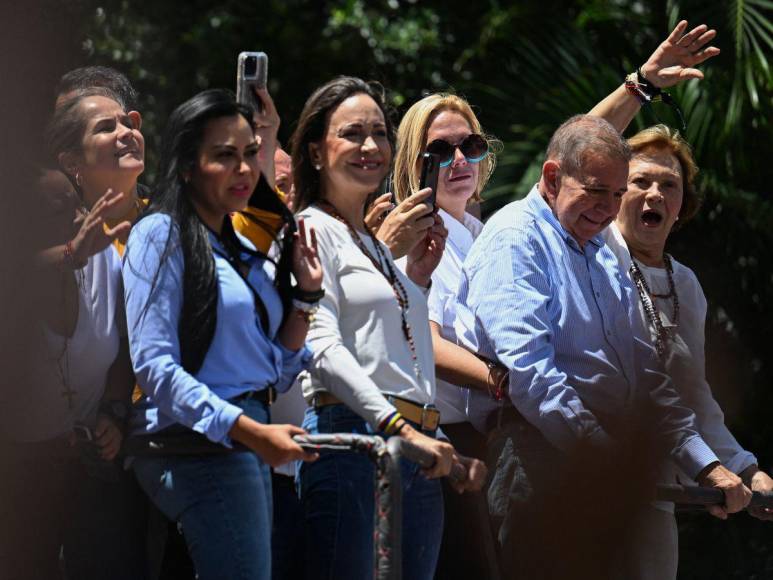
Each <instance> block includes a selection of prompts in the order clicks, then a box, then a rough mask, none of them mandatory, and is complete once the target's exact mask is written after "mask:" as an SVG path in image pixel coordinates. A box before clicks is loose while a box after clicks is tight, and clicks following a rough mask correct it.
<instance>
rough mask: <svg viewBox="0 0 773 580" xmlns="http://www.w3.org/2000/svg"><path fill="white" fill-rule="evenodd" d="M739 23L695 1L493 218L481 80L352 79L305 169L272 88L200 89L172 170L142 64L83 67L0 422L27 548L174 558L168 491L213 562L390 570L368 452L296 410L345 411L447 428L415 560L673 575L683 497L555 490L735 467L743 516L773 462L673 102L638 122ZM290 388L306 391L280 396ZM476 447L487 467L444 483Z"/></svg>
mask: <svg viewBox="0 0 773 580" xmlns="http://www.w3.org/2000/svg"><path fill="white" fill-rule="evenodd" d="M713 37H714V32H713V31H710V30H708V28H707V27H706V26H699V27H696V28H694V29H693V30H691V31H688V30H687V23H686V22H681V23H680V24H679V25H678V26H677V27H676V28H675V29H674V31H673V32H672V33H671V35H670V36H669V37H668V38H667V39H666V40H665V41H664V42H663V43H662V44H661V45H660V46H659V47H658V48H657V49H656V51H655V52H654V53H653V54H652V56H650V58H649V59H648V60H647V61H646V62H645V64H644V65H642V66H641V67H640V68H639V69H638V70H637V71H636V72H635V73H632V74H631V75H629V77H627V79H626V82H625V83H623V84H622V85H621V86H620V87H618V88H617V89H615V90H614V91H613V92H612V93H611V94H610V95H609V96H608V97H606V98H605V99H604V100H602V101H601V102H600V103H599V104H598V105H597V106H596V107H595V108H594V109H593V110H592V111H591V112H590V113H589V114H586V115H577V116H575V117H572V118H570V119H569V120H568V121H566V122H565V123H564V124H563V125H562V126H561V127H560V128H559V129H558V130H557V131H556V133H555V134H554V135H553V138H552V139H551V142H550V145H549V146H548V149H547V153H546V157H545V161H544V164H543V166H542V172H541V177H540V180H539V183H538V184H536V185H535V186H534V188H533V189H532V190H531V192H529V193H528V195H526V197H525V198H524V199H522V200H520V201H517V202H513V203H512V204H510V205H508V206H506V207H505V208H503V209H502V210H500V211H499V212H498V213H496V214H495V215H494V216H493V217H492V218H491V219H490V220H489V221H488V223H487V224H486V225H485V226H484V224H483V223H482V222H481V221H480V220H479V219H478V217H475V216H474V215H473V213H471V212H472V208H473V206H474V205H475V203H476V202H478V201H480V199H481V193H482V191H483V189H484V188H485V185H486V183H487V181H488V179H489V178H490V177H491V175H492V173H493V171H494V168H495V159H496V157H495V155H496V149H497V146H498V144H497V142H496V140H495V139H493V138H492V137H491V136H489V135H487V134H486V133H485V132H484V131H483V129H482V128H481V124H480V122H479V120H478V119H477V117H476V115H475V113H474V112H473V110H472V108H471V107H470V105H469V104H468V103H467V101H466V100H465V99H463V98H462V97H460V96H457V95H453V94H434V95H429V96H427V97H425V98H423V99H421V100H420V101H418V102H417V103H415V104H414V105H413V106H411V107H410V108H409V109H408V111H407V112H406V113H405V115H404V116H403V118H402V121H401V122H400V123H399V126H398V127H395V125H394V121H393V117H392V115H391V113H390V111H389V108H388V106H387V103H386V101H385V95H384V91H383V89H382V88H381V87H380V86H379V85H376V84H373V83H368V82H365V81H362V80H360V79H357V78H352V77H339V78H336V79H333V80H331V81H330V82H328V83H326V84H324V85H323V86H321V87H319V88H318V89H317V90H316V91H314V93H313V94H312V95H311V96H310V97H309V99H308V100H307V102H306V104H305V106H304V108H303V111H302V112H301V115H300V117H299V119H298V121H297V124H296V127H295V130H294V133H293V136H292V139H291V142H290V152H289V160H290V163H291V170H290V171H288V169H287V165H288V156H287V153H285V152H284V151H283V150H282V149H281V147H279V144H278V142H277V131H278V127H279V115H278V114H277V111H276V107H275V105H274V103H273V101H272V99H271V96H270V95H269V94H268V93H267V92H266V91H265V90H263V89H259V90H258V91H257V93H256V98H257V99H258V100H259V101H260V103H261V105H262V106H261V107H260V110H253V109H252V108H251V107H249V106H246V105H243V104H239V103H237V102H236V100H235V98H234V96H233V95H232V94H231V93H230V92H228V91H225V90H219V89H214V90H208V91H204V92H202V93H199V94H198V95H196V96H194V97H193V98H191V99H189V100H188V101H186V102H185V103H183V104H182V105H180V106H179V107H178V108H177V109H175V110H174V112H173V113H172V114H171V115H170V117H169V119H168V122H167V125H166V129H165V130H164V134H163V138H162V141H161V150H160V152H159V153H160V155H159V159H160V162H159V167H158V170H157V173H156V177H157V180H156V183H155V184H154V186H153V187H152V188H145V187H143V186H141V185H140V184H139V178H140V176H141V174H142V173H143V171H144V169H145V167H144V139H143V136H142V132H141V115H140V114H139V112H137V110H136V95H135V94H134V92H133V90H132V88H131V85H130V84H129V83H128V81H127V80H126V79H125V77H123V76H122V75H120V73H117V72H115V71H111V70H109V69H102V68H99V67H90V68H87V69H78V70H76V71H73V72H71V73H68V74H67V75H65V77H64V78H63V79H62V83H61V84H60V87H59V90H58V97H57V102H56V107H55V110H54V112H53V115H52V120H51V123H50V125H49V129H48V135H47V137H48V140H49V148H50V156H51V159H52V161H53V164H54V166H53V167H51V168H50V169H47V170H45V171H43V172H42V175H41V179H40V190H41V197H42V200H43V202H42V203H43V204H44V205H45V208H46V209H45V212H44V213H45V214H46V218H45V219H46V220H48V221H47V223H46V227H45V228H44V229H45V231H46V234H47V235H46V237H45V238H46V239H45V240H44V243H43V244H42V247H41V248H40V251H39V253H38V255H37V259H36V263H35V265H34V266H35V267H36V268H39V269H40V271H41V272H42V273H43V275H44V276H45V277H46V279H47V280H48V281H49V283H47V284H45V285H44V287H43V288H40V289H39V291H40V292H41V294H42V298H43V299H42V300H41V304H45V305H46V307H45V308H43V309H42V312H41V324H40V326H41V328H40V343H41V348H42V350H41V352H42V353H43V355H42V356H41V361H40V365H39V366H38V367H37V369H36V372H38V373H39V377H37V378H36V381H35V385H36V387H37V388H36V389H35V390H34V392H30V393H25V394H24V396H22V397H20V398H19V399H18V401H16V407H15V408H14V409H11V410H10V411H11V412H10V413H9V414H8V415H9V419H8V420H7V421H4V422H3V428H4V431H5V432H4V438H5V439H6V440H8V441H9V445H10V447H11V448H12V449H13V451H14V466H15V469H16V471H17V475H18V478H17V479H18V485H17V486H16V488H15V489H14V492H15V493H14V496H13V498H12V501H11V502H9V503H8V505H7V506H6V508H5V510H6V511H5V514H4V517H7V518H9V521H13V522H19V523H20V525H19V526H18V527H15V528H14V531H15V532H18V536H16V537H14V538H11V539H10V540H11V541H9V542H4V544H5V545H7V546H11V547H12V550H9V551H6V553H5V554H4V559H5V562H4V564H3V565H4V566H7V570H8V571H9V574H8V575H6V576H4V577H8V578H13V577H41V578H44V577H45V578H53V577H57V575H59V574H64V575H65V576H66V577H67V578H70V579H81V578H83V579H87V578H120V577H125V578H150V577H156V576H157V575H158V559H157V558H155V559H154V557H153V556H152V552H153V547H154V545H155V544H154V541H153V538H152V537H151V536H152V534H148V529H149V528H150V527H151V526H149V525H148V521H149V517H148V515H147V514H148V512H149V510H148V506H149V505H152V509H153V510H157V511H159V512H161V513H162V514H163V515H164V516H165V518H167V519H168V520H170V521H172V522H177V523H179V525H180V527H181V529H182V533H183V536H184V538H185V543H186V545H187V548H188V553H189V555H190V558H191V560H192V563H193V567H194V569H195V573H196V576H197V577H198V578H202V579H211V578H229V579H236V578H245V579H247V578H249V579H259V578H260V579H268V578H271V577H272V576H273V577H274V578H277V579H279V578H297V577H305V578H309V579H312V578H329V579H336V580H344V579H352V580H360V579H363V578H369V577H372V574H373V568H374V554H373V531H372V529H373V518H374V509H375V505H374V467H373V465H372V464H371V463H370V462H369V460H368V459H366V458H364V457H362V456H359V455H355V454H344V453H341V454H324V455H321V456H318V455H317V454H314V453H309V452H307V451H304V450H303V449H302V448H301V447H300V446H299V445H298V443H296V442H295V440H294V439H293V436H294V435H299V434H304V433H309V434H322V433H338V432H346V433H362V434H379V435H382V436H384V437H401V438H404V439H405V440H407V441H409V442H411V443H413V444H414V445H416V446H418V447H420V448H422V449H424V450H425V451H426V452H428V453H429V454H430V455H431V456H432V457H433V458H434V463H433V465H432V466H431V467H430V468H426V469H422V468H420V467H418V466H417V465H415V464H412V463H410V462H408V461H405V460H404V461H403V464H402V465H401V471H402V485H403V490H402V491H403V494H402V496H403V504H402V506H403V507H402V512H403V521H402V541H403V546H402V566H403V577H404V578H406V579H408V578H411V579H426V580H429V579H431V578H433V577H436V578H468V577H474V576H473V574H476V575H477V577H480V578H495V577H497V575H499V577H505V578H540V577H546V578H547V577H550V578H565V577H585V576H587V577H591V576H593V577H596V578H599V577H609V578H658V579H662V578H674V577H675V575H676V565H677V557H676V556H677V552H676V550H677V542H676V541H677V537H676V529H675V523H674V518H673V514H672V513H671V512H669V511H668V506H662V505H656V504H652V503H650V502H649V498H647V497H645V495H641V496H640V495H637V494H636V493H634V494H633V496H634V500H635V501H628V500H630V499H631V496H630V495H629V494H626V497H625V500H626V501H621V502H617V503H616V502H614V501H612V502H611V503H610V504H609V505H608V506H603V505H586V506H585V507H584V508H583V509H580V510H578V511H577V512H576V514H573V513H571V512H570V511H568V510H565V509H561V510H556V509H555V506H561V507H562V508H566V507H570V506H571V505H572V504H573V503H585V502H590V501H591V500H590V499H587V498H579V499H578V498H576V497H575V498H571V499H569V498H567V497H566V495H567V493H568V492H569V490H571V488H570V487H569V486H568V483H570V482H576V478H578V477H579V478H580V479H582V480H583V481H582V482H581V483H583V484H584V485H581V486H580V488H581V489H586V488H588V489H591V488H596V489H598V487H599V486H603V483H604V482H603V479H602V478H601V477H599V474H603V475H604V476H607V475H608V471H607V470H604V469H602V468H601V466H603V465H607V466H608V465H610V464H615V462H618V463H617V465H623V464H625V466H626V467H627V471H626V473H625V476H626V478H631V479H633V480H636V481H637V482H640V483H642V484H646V483H647V482H650V483H654V482H655V481H656V480H660V481H662V482H669V481H675V480H676V479H677V478H679V480H680V481H696V482H698V483H700V484H701V485H707V486H712V487H717V488H720V489H722V490H724V492H725V495H726V504H725V506H721V507H720V506H716V507H714V508H712V512H713V513H714V514H715V515H717V516H718V517H726V516H727V513H730V512H736V511H739V510H741V509H743V508H744V507H745V506H746V504H747V503H748V501H749V498H750V495H751V494H750V489H754V490H759V491H770V490H771V489H773V480H771V478H770V477H769V476H768V475H767V474H766V473H765V472H764V471H762V470H760V469H759V468H758V466H757V460H756V459H755V457H754V456H753V455H752V454H751V453H749V452H747V451H745V450H744V449H742V448H741V447H740V446H739V444H738V443H737V442H736V440H735V439H734V438H733V436H732V435H731V434H730V433H729V432H728V430H727V429H726V427H725V426H724V423H723V416H722V413H721V410H720V409H719V407H718V406H717V404H716V402H715V401H714V399H713V397H712V396H711V391H710V388H709V386H708V384H707V383H706V380H705V372H704V360H703V325H704V321H705V315H706V301H705V298H704V296H703V293H702V291H701V288H700V285H699V283H698V282H697V279H696V278H695V275H694V274H693V273H692V271H691V270H689V268H687V267H686V266H683V265H682V264H680V263H679V262H677V261H676V260H675V259H673V258H671V257H670V256H669V255H668V254H667V253H665V251H664V250H665V244H666V241H667V238H668V236H669V234H670V233H671V231H672V230H673V229H674V228H675V227H677V226H679V227H681V226H682V225H684V223H685V222H686V221H687V220H689V218H690V217H692V216H693V215H694V214H695V212H696V211H697V209H698V205H699V204H698V199H697V195H696V193H695V190H694V183H693V180H694V177H695V174H696V171H697V169H696V166H695V162H694V161H693V159H692V155H691V152H690V149H689V146H688V145H687V144H686V143H685V141H684V140H683V139H682V137H681V136H679V134H678V133H677V132H675V131H673V130H671V129H669V128H667V127H665V126H662V125H659V126H656V127H652V128H650V129H647V130H645V131H642V132H640V133H638V134H637V135H635V136H634V137H633V138H631V139H630V140H628V141H625V140H624V139H623V137H622V136H621V133H622V131H624V130H625V128H626V127H627V125H628V124H629V123H630V121H631V120H632V118H633V117H634V116H635V114H636V113H637V111H638V110H639V108H640V107H641V106H642V104H643V103H647V102H649V100H650V99H651V98H652V97H654V96H656V95H657V94H658V93H659V92H660V91H661V90H662V89H663V88H666V87H668V86H672V85H674V84H676V83H678V82H680V81H682V80H684V79H689V78H700V77H701V73H700V72H699V71H698V70H697V69H695V68H694V67H695V66H696V65H697V64H699V63H701V62H703V61H705V60H707V59H708V58H710V57H712V56H714V55H715V54H717V53H718V50H717V49H715V48H712V47H710V46H708V45H709V43H710V42H711V40H712V39H713ZM425 151H429V152H432V153H435V154H436V155H438V157H439V161H440V167H441V169H440V175H439V180H438V185H437V191H434V192H433V191H431V190H430V189H429V188H425V189H419V184H420V174H421V163H420V158H421V154H422V153H423V152H425ZM390 174H391V175H392V179H391V183H392V191H391V192H388V193H386V194H384V195H380V196H379V195H378V193H379V191H381V186H382V183H383V182H384V180H385V178H386V177H387V176H388V175H390ZM432 194H434V195H435V199H436V206H437V207H433V204H431V203H429V202H428V200H429V198H430V196H431V195H432ZM436 377H437V378H436ZM301 393H302V395H303V402H300V401H301V399H300V394H301ZM277 397H278V401H279V404H278V405H277V406H276V407H275V409H276V410H277V411H278V410H279V409H280V406H281V404H282V400H283V398H285V400H295V401H297V402H299V403H300V405H301V406H302V407H303V417H302V418H301V417H299V416H298V414H297V411H298V409H297V405H296V407H295V408H293V405H290V406H285V408H284V410H283V411H282V412H281V413H278V412H277V413H272V406H271V405H272V403H273V401H274V400H275V398H277ZM293 397H294V399H292V398H293ZM272 415H273V416H272ZM279 415H287V416H286V417H285V419H286V421H282V420H279V419H280V417H279ZM642 441H644V442H645V443H644V444H641V442H642ZM661 451H662V453H659V452H661ZM632 454H634V455H633V457H634V460H633V461H631V460H630V459H631V456H632ZM624 458H627V459H628V460H627V461H623V459H624ZM292 462H295V463H292ZM288 464H290V465H294V469H293V472H294V476H293V477H294V485H289V486H288V485H286V483H287V478H288V477H289V473H293V472H288V471H287V470H286V467H285V470H284V471H282V467H281V466H283V465H284V466H286V465H288ZM456 464H461V465H462V466H463V467H464V471H465V473H466V474H467V478H466V480H464V481H461V482H455V483H453V484H450V483H449V484H446V483H445V481H444V482H443V483H441V480H442V478H443V477H444V476H447V475H448V474H449V473H450V472H451V470H452V468H453V467H454V465H456ZM486 464H487V465H488V470H487V469H486ZM270 468H275V471H274V473H273V474H272V473H271V470H270ZM282 473H284V475H282ZM272 481H273V486H272ZM279 482H281V483H279ZM278 483H279V485H277V484H278ZM272 487H273V490H272ZM645 487H646V486H645ZM631 488H632V489H638V487H637V486H635V485H632V486H631ZM481 489H485V491H486V494H485V497H484V495H483V494H480V493H474V492H478V491H480V490H481ZM456 492H459V493H456ZM464 492H473V493H464ZM460 494H461V495H460ZM590 497H591V498H593V497H594V496H593V494H591V496H590ZM596 497H597V499H599V500H600V501H601V502H602V503H603V501H604V495H603V494H601V493H599V494H597V496H596ZM486 500H488V501H486ZM629 504H630V505H629ZM551 506H552V507H551ZM610 506H613V507H614V508H615V510H617V509H618V508H619V510H620V513H623V512H624V513H625V515H626V517H625V518H618V519H616V520H615V521H618V520H619V522H618V523H620V525H621V527H620V528H619V529H615V528H609V529H607V530H606V531H607V532H609V530H610V529H611V530H612V531H613V532H619V533H614V534H613V535H614V537H608V538H606V540H604V541H601V540H600V539H599V538H595V537H594V534H595V533H596V532H599V533H600V531H601V529H602V526H599V525H597V524H599V523H600V520H596V519H594V518H593V517H592V516H591V515H590V514H592V513H593V512H596V511H603V509H604V508H605V507H610ZM628 508H630V509H628ZM626 510H627V511H626ZM577 514H582V515H583V516H587V519H583V517H580V516H578V515H577ZM756 515H758V516H759V517H761V518H770V517H771V514H769V513H767V512H764V511H763V512H759V513H757V514H756ZM574 517H580V520H579V521H577V522H574V523H573V522H571V521H568V520H571V519H572V518H574ZM609 521H611V520H609ZM604 523H605V524H606V523H608V521H607V520H605V522H604ZM586 524H587V527H585V526H586ZM572 528H576V529H577V530H578V533H576V534H572V533H570V532H569V531H567V530H570V529H572ZM583 528H584V529H583ZM272 530H273V534H272ZM608 535H609V534H608ZM590 546H593V549H592V550H590V552H584V551H583V548H584V547H590ZM572 547H574V548H575V550H574V552H573V551H572ZM272 553H273V561H272ZM149 554H150V555H149ZM568 570H572V571H573V572H572V573H571V574H570V575H566V574H567V571H568ZM25 574H26V576H25Z"/></svg>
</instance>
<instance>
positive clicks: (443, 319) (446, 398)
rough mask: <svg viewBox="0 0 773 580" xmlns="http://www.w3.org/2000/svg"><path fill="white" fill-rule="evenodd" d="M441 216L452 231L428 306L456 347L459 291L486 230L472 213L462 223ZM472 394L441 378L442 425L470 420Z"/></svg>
mask: <svg viewBox="0 0 773 580" xmlns="http://www.w3.org/2000/svg"><path fill="white" fill-rule="evenodd" d="M438 215H440V217H441V218H442V219H443V224H444V225H445V227H446V229H447V230H448V238H447V239H446V247H445V250H444V252H443V257H442V258H441V259H440V263H439V264H438V266H437V268H435V271H434V272H433V273H432V287H431V288H430V291H429V296H428V298H427V305H428V307H429V319H430V320H431V321H432V322H435V323H437V324H438V325H439V326H440V335H441V336H442V337H443V338H445V339H446V340H448V341H450V342H453V343H454V344H456V342H457V340H456V330H455V329H454V320H455V319H456V290H457V288H458V287H459V280H460V279H461V277H462V264H463V263H464V259H465V258H466V257H467V253H468V252H469V251H470V248H471V247H472V243H473V242H474V241H475V238H477V237H478V234H479V233H480V231H481V230H482V229H483V223H481V221H480V220H479V219H478V218H476V217H475V216H473V215H470V214H468V213H465V214H464V218H463V221H461V222H460V221H459V220H457V219H456V218H455V217H453V216H452V215H451V214H449V213H448V212H446V211H445V210H442V209H440V210H438ZM481 394H483V393H481ZM471 395H472V393H471V392H470V390H469V389H467V388H464V387H463V386H459V385H454V384H452V383H448V382H446V381H443V380H441V379H438V380H437V407H438V409H440V420H441V422H442V423H443V424H444V425H445V424H448V423H461V422H463V421H467V397H468V396H471ZM483 395H484V396H488V395H487V394H483Z"/></svg>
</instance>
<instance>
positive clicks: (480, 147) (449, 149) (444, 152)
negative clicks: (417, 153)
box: [427, 133, 488, 167]
mask: <svg viewBox="0 0 773 580" xmlns="http://www.w3.org/2000/svg"><path fill="white" fill-rule="evenodd" d="M457 148H458V149H459V151H461V152H462V155H464V158H465V159H466V160H467V163H479V162H481V161H483V159H485V157H486V155H488V141H486V140H485V139H484V138H483V137H482V136H481V135H478V134H477V133H471V134H470V135H467V137H465V138H464V139H462V140H461V141H460V142H459V143H458V144H456V145H453V144H451V143H449V142H448V141H446V140H445V139H435V140H434V141H432V142H431V143H430V144H429V145H427V153H434V154H435V155H437V156H439V157H440V167H448V166H449V165H451V162H452V161H453V160H454V154H455V153H456V150H457Z"/></svg>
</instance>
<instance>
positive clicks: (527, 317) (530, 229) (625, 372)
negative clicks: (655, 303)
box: [456, 186, 716, 475]
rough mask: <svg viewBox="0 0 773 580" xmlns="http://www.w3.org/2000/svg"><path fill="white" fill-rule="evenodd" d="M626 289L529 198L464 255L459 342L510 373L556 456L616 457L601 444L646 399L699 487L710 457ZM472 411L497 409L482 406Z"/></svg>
mask: <svg viewBox="0 0 773 580" xmlns="http://www.w3.org/2000/svg"><path fill="white" fill-rule="evenodd" d="M628 284H630V282H629V281H628V279H627V277H626V276H625V275H624V273H623V272H622V271H621V270H620V268H619V267H618V263H617V260H616V258H615V255H614V254H613V252H612V251H611V250H610V249H609V248H608V247H607V246H606V244H605V243H604V240H603V238H602V237H601V236H596V237H594V238H593V239H591V240H589V241H588V242H587V243H586V244H585V247H580V246H579V244H578V243H577V242H576V240H575V239H574V238H573V237H572V236H571V235H570V234H569V233H568V232H567V231H566V230H565V229H564V228H563V227H562V226H561V224H560V222H559V221H558V219H557V218H556V217H555V216H554V215H553V212H552V211H551V209H550V207H549V206H548V205H547V203H546V202H545V201H544V200H543V199H542V196H541V195H540V193H539V191H538V189H537V187H536V186H535V187H534V189H532V191H531V192H530V193H529V195H528V196H527V197H526V198H524V199H523V200H520V201H516V202H513V203H511V204H509V205H508V206H506V207H504V208H503V209H502V210H501V211H499V212H498V213H497V214H496V215H495V216H494V217H492V218H491V219H490V220H489V222H488V223H487V224H486V226H485V227H484V229H483V232H482V233H481V235H480V236H479V237H478V239H477V240H476V242H475V244H474V245H473V247H472V249H471V250H470V253H469V254H468V256H467V259H466V260H465V262H464V266H463V269H462V279H461V283H460V287H459V293H458V297H457V300H458V303H457V322H456V326H457V334H458V335H459V336H460V340H461V342H462V343H463V344H465V346H468V347H470V348H472V349H474V350H476V351H478V352H480V353H481V354H482V355H484V356H486V357H488V358H491V359H495V360H496V359H498V360H499V361H500V362H501V363H502V364H504V365H505V366H506V367H507V368H508V369H510V370H511V373H510V385H509V386H510V393H509V394H510V398H511V400H512V402H513V404H514V405H515V407H516V408H517V409H518V411H519V412H520V413H521V414H522V415H523V416H524V418H525V419H526V420H527V421H529V422H530V423H531V424H533V425H535V426H536V427H537V428H538V429H539V430H540V431H541V432H542V434H543V435H544V436H545V437H546V438H547V440H548V441H550V442H551V443H552V444H553V445H555V446H556V447H558V448H559V449H562V450H568V449H571V448H572V447H573V446H574V445H575V444H576V443H577V442H578V441H581V440H586V441H589V442H591V443H592V444H596V445H600V446H612V445H614V438H613V436H611V435H610V433H609V432H610V431H611V432H612V433H614V432H615V431H616V427H617V428H625V422H626V417H629V418H630V417H631V416H632V414H633V413H634V412H635V409H636V408H637V406H638V405H637V401H641V398H642V397H646V396H650V397H651V398H652V400H653V401H654V402H655V403H656V406H657V408H658V409H659V410H660V412H661V415H662V418H663V420H664V423H663V425H664V427H663V428H664V430H665V431H666V433H665V434H666V435H668V436H670V441H671V442H672V444H673V455H674V458H675V459H676V460H677V461H678V462H679V463H680V464H681V465H683V466H684V468H685V471H686V472H687V473H690V474H691V475H697V474H698V473H699V472H700V470H701V469H702V468H703V467H705V466H706V465H708V464H709V463H711V462H713V461H716V456H715V455H714V454H713V453H712V452H711V450H710V449H709V447H708V446H707V445H706V444H705V443H704V442H703V440H702V439H701V438H700V436H699V435H698V434H697V432H696V431H695V430H694V428H693V423H694V415H693V414H692V412H691V411H690V410H689V409H687V408H686V407H683V406H682V405H681V404H680V403H679V400H678V397H677V395H676V392H675V391H674V389H673V387H672V385H671V382H670V380H668V379H667V377H665V375H663V374H661V373H660V372H658V370H656V369H659V368H660V365H659V363H658V361H657V357H656V355H655V353H654V350H653V349H652V347H651V346H650V345H649V344H648V343H647V341H646V339H645V338H644V333H643V328H642V326H641V322H640V320H639V314H638V311H637V310H636V305H631V304H630V302H629V294H628V292H627V289H626V285H628ZM475 404H476V405H480V404H485V405H490V406H492V410H493V409H495V408H496V403H494V402H493V401H491V400H489V401H486V402H484V400H482V399H481V398H480V397H478V398H476V401H475ZM477 411H478V412H479V411H480V410H479V409H478V410H477ZM602 425H603V426H602Z"/></svg>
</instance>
